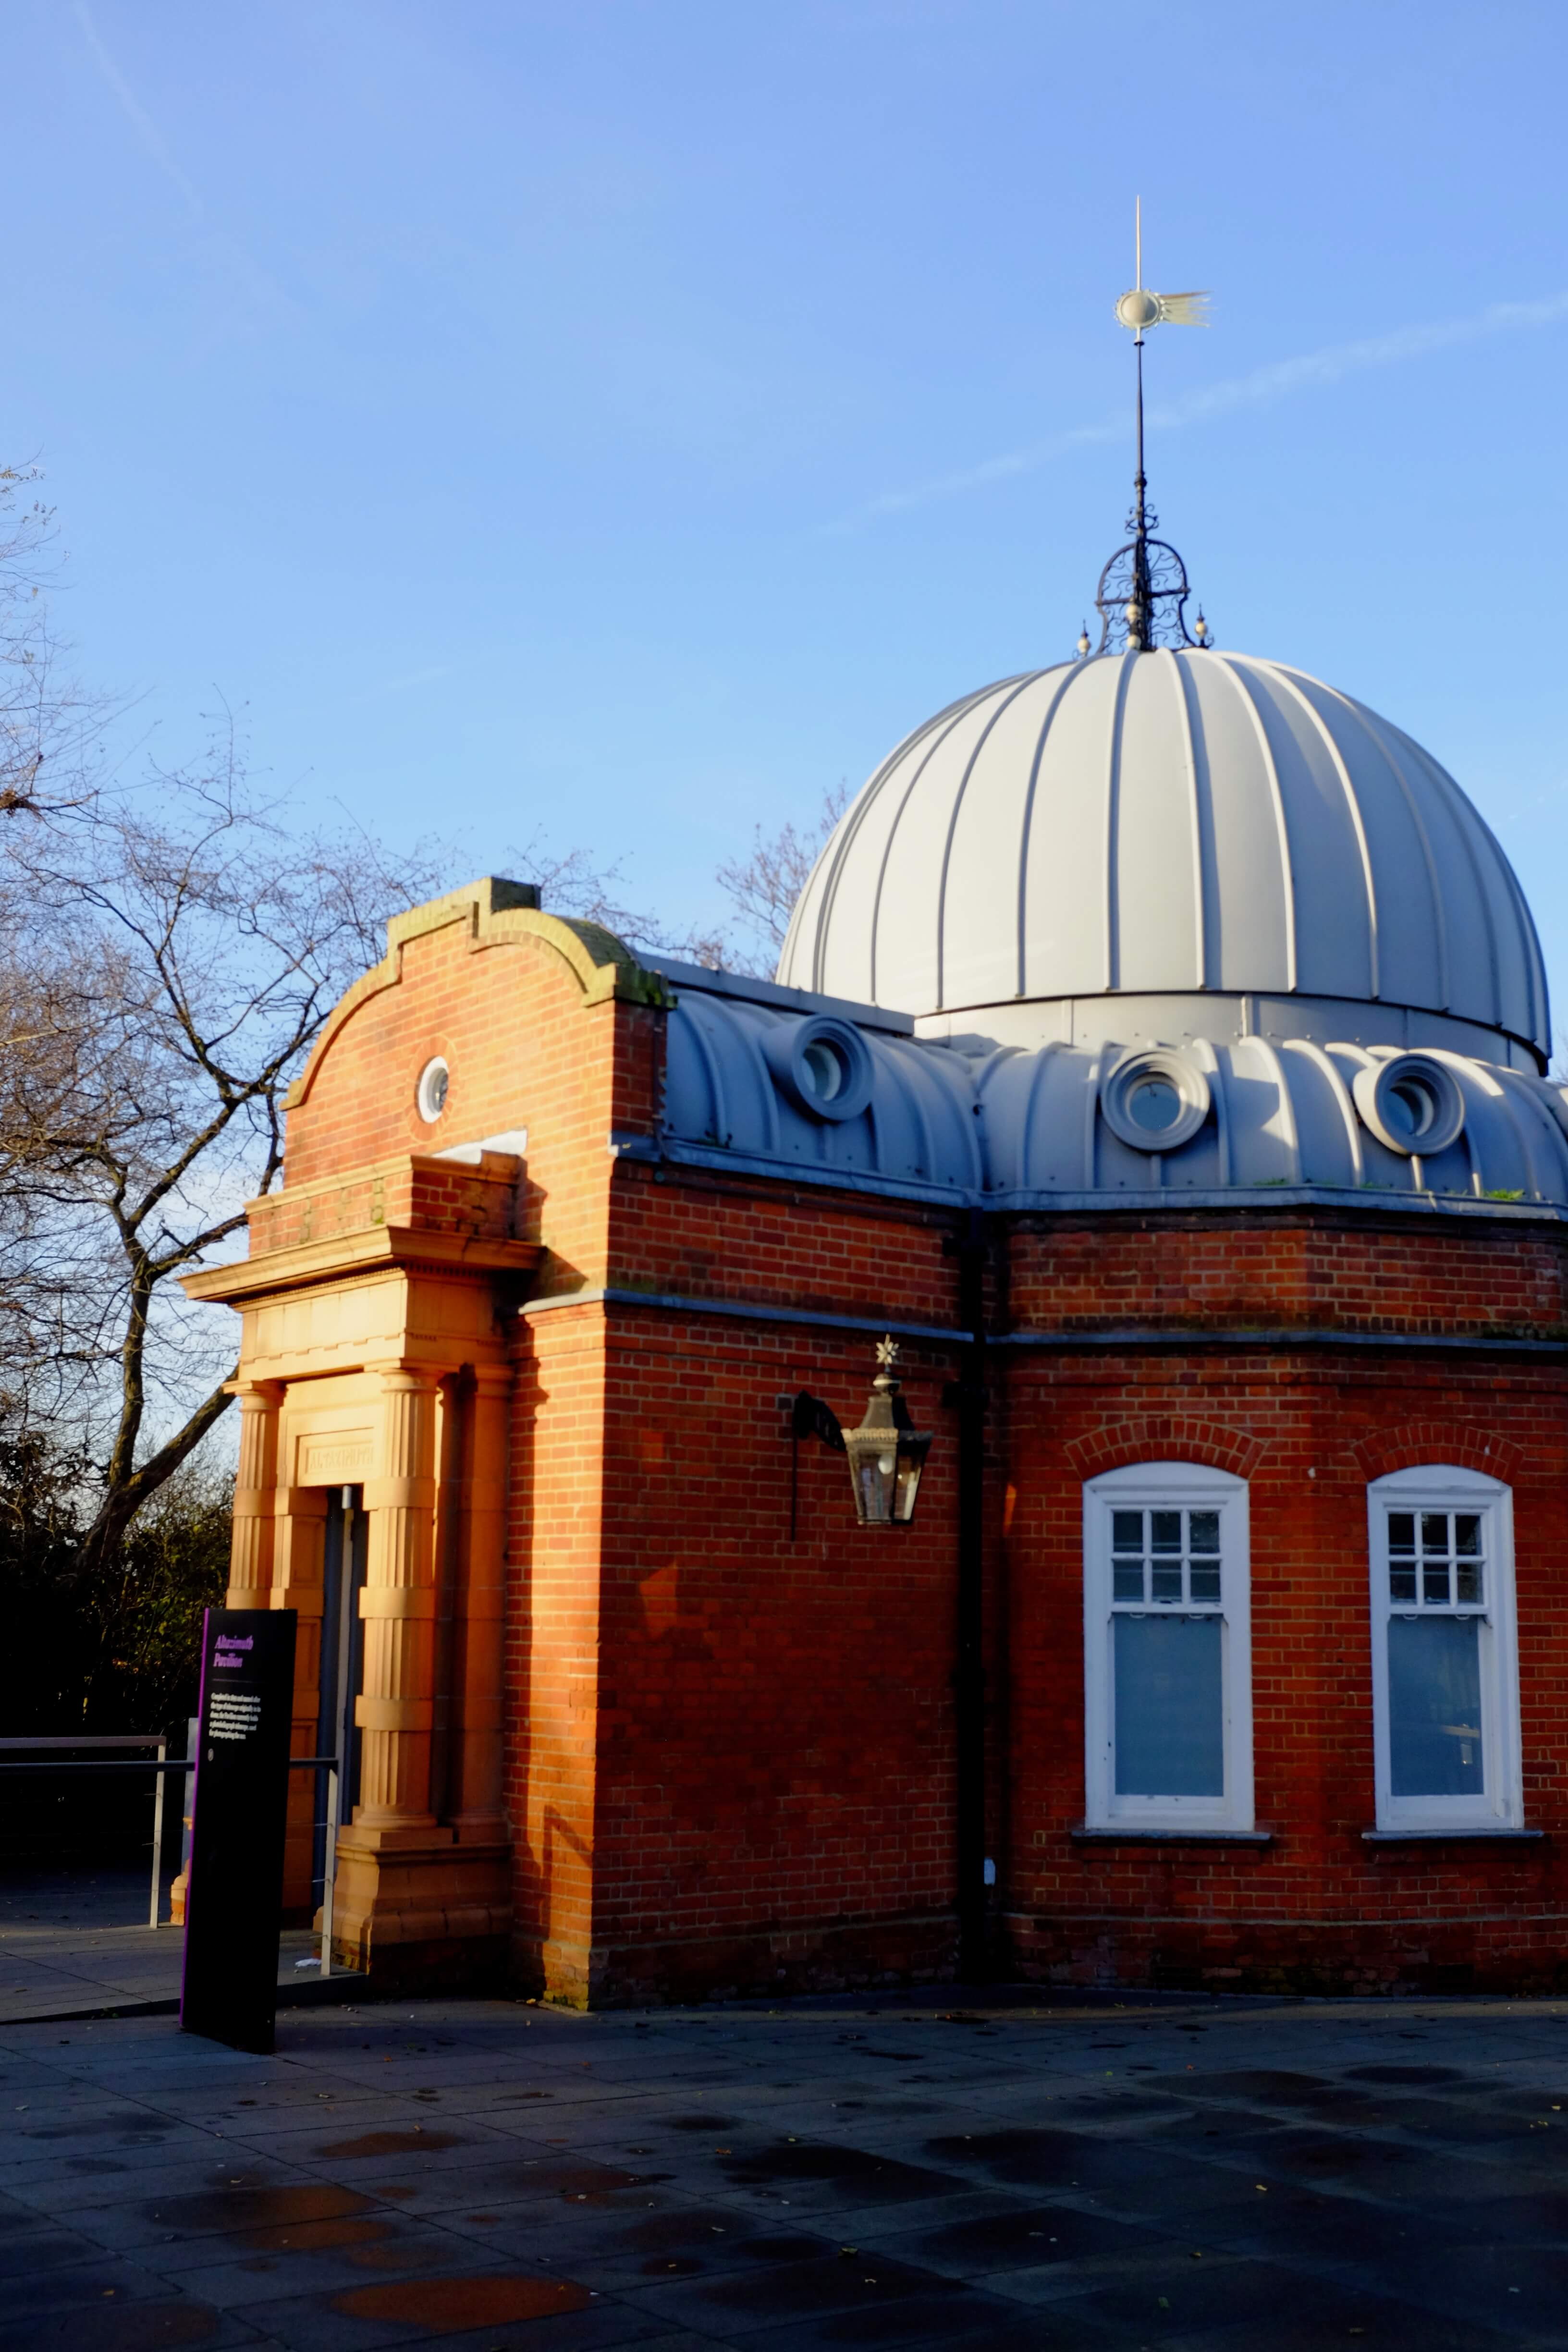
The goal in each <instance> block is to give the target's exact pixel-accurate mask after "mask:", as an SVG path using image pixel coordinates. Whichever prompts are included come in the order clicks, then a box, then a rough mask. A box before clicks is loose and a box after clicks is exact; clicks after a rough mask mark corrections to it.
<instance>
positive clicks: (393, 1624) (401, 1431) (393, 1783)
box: [354, 1370, 437, 1844]
mask: <svg viewBox="0 0 1568 2352" xmlns="http://www.w3.org/2000/svg"><path fill="white" fill-rule="evenodd" d="M436 1386H437V1384H436V1380H435V1376H434V1375H433V1374H431V1373H426V1372H420V1371H406V1370H391V1371H385V1372H384V1373H383V1374H382V1376H381V1387H382V1397H381V1411H382V1431H381V1446H380V1465H381V1475H379V1476H378V1477H376V1478H374V1479H372V1480H370V1481H368V1482H367V1484H366V1486H365V1490H364V1505H365V1511H366V1513H367V1515H368V1518H369V1553H368V1557H367V1560H366V1568H365V1586H364V1591H363V1592H362V1594H361V1595H360V1615H361V1616H362V1617H363V1620H364V1683H363V1693H362V1695H361V1696H360V1698H359V1699H358V1701H357V1702H356V1706H355V1720H356V1721H357V1722H358V1724H359V1727H360V1729H361V1732H362V1733H363V1739H362V1742H361V1748H360V1801H359V1803H358V1804H357V1805H356V1807H355V1808H354V1827H355V1829H356V1831H361V1832H368V1833H371V1834H372V1835H373V1838H374V1843H378V1844H386V1843H395V1842H396V1841H397V1839H398V1838H399V1836H400V1835H406V1834H411V1833H414V1834H420V1835H423V1836H426V1837H428V1835H429V1834H430V1833H431V1832H433V1831H434V1830H435V1826H436V1817H435V1815H434V1813H433V1812H432V1811H431V1810H430V1733H431V1726H432V1722H433V1719H434V1695H435V1672H434V1651H435V1630H436V1625H435V1620H436V1548H435V1520H436Z"/></svg>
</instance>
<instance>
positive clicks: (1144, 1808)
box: [1083, 1462, 1254, 1835]
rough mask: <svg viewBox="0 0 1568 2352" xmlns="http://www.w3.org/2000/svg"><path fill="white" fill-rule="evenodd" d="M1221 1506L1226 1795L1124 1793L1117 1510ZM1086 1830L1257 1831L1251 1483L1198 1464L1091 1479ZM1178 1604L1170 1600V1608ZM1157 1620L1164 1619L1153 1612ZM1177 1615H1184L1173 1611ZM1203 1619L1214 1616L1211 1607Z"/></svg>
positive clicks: (1087, 1494) (1087, 1493) (1086, 1497)
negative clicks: (1115, 1669) (1115, 1652)
mask: <svg viewBox="0 0 1568 2352" xmlns="http://www.w3.org/2000/svg"><path fill="white" fill-rule="evenodd" d="M1162 1506H1163V1507H1168V1508H1171V1509H1193V1508H1200V1509H1217V1511H1218V1512H1219V1540H1220V1600H1219V1612H1218V1613H1219V1617H1220V1621H1221V1624H1222V1626H1223V1629H1224V1630H1223V1633H1222V1637H1221V1649H1220V1657H1221V1694H1222V1699H1221V1704H1222V1706H1223V1709H1224V1721H1223V1734H1224V1743H1225V1746H1224V1753H1225V1793H1224V1795H1223V1796H1220V1797H1131V1796H1119V1795H1118V1794H1117V1791H1116V1770H1115V1740H1116V1725H1115V1684H1114V1677H1113V1674H1112V1661H1111V1632H1110V1622H1111V1618H1112V1615H1113V1614H1120V1613H1121V1605H1120V1604H1116V1603H1114V1599H1113V1592H1112V1580H1111V1568H1110V1562H1111V1513H1112V1511H1113V1510H1115V1509H1117V1508H1118V1507H1121V1508H1123V1509H1126V1508H1138V1509H1143V1510H1148V1509H1150V1508H1151V1507H1155V1508H1157V1507H1162ZM1083 1562H1084V1580H1083V1592H1084V1640H1083V1655H1084V1696H1085V1705H1084V1739H1085V1773H1084V1779H1085V1790H1084V1796H1085V1806H1084V1821H1085V1826H1086V1827H1087V1828H1089V1829H1127V1830H1140V1829H1141V1830H1163V1831H1166V1832H1175V1833H1179V1832H1181V1831H1183V1830H1194V1831H1203V1832H1207V1833H1209V1834H1211V1835H1212V1834H1213V1833H1215V1832H1222V1833H1223V1832H1226V1831H1231V1832H1247V1831H1250V1830H1251V1829H1252V1828H1253V1826H1254V1823H1253V1790H1252V1608H1251V1591H1250V1585H1251V1567H1250V1549H1249V1540H1248V1529H1247V1482H1246V1480H1245V1479H1243V1478H1233V1477H1232V1476H1231V1475H1230V1474H1229V1472H1228V1471H1225V1470H1211V1469H1209V1468H1207V1467H1205V1465H1203V1464H1202V1463H1197V1462H1138V1463H1133V1464H1132V1465H1130V1466H1129V1467H1128V1468H1127V1469H1125V1470H1112V1471H1110V1472H1108V1473H1107V1474H1106V1475H1105V1476H1104V1477H1101V1478H1091V1479H1089V1480H1088V1481H1087V1482H1086V1483H1085V1486H1084V1490H1083ZM1163 1606H1165V1607H1170V1606H1171V1604H1168V1603H1167V1604H1163ZM1148 1613H1150V1614H1156V1613H1159V1612H1158V1610H1157V1609H1151V1610H1150V1611H1149V1612H1148ZM1171 1613H1172V1614H1183V1615H1184V1614H1186V1613H1188V1612H1186V1611H1185V1610H1184V1609H1182V1610H1178V1609H1175V1608H1172V1609H1171ZM1202 1613H1203V1614H1205V1615H1208V1614H1210V1613H1212V1612H1210V1611H1209V1610H1207V1609H1205V1610H1204V1611H1203V1612H1202Z"/></svg>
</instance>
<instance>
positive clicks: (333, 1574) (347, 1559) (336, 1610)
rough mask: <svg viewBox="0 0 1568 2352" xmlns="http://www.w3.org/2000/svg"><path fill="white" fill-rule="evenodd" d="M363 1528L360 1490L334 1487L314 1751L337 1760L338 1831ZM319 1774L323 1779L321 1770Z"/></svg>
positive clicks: (317, 1895) (349, 1810)
mask: <svg viewBox="0 0 1568 2352" xmlns="http://www.w3.org/2000/svg"><path fill="white" fill-rule="evenodd" d="M368 1532H369V1523H368V1521H367V1520H366V1518H365V1514H364V1489H363V1487H361V1486H334V1487H333V1489H332V1492H331V1500H330V1501H329V1502H328V1505H327V1529H326V1547H325V1552H324V1557H323V1559H322V1568H321V1696H320V1711H319V1714H318V1717H317V1724H316V1753H317V1755H318V1756H336V1757H337V1758H338V1759H339V1765H338V1827H339V1828H340V1829H342V1826H343V1825H344V1823H345V1822H349V1821H351V1820H352V1819H353V1809H354V1807H355V1805H356V1804H357V1803H358V1802H359V1752H360V1735H359V1726H358V1725H357V1724H356V1723H355V1721H354V1701H355V1699H356V1698H357V1697H358V1696H359V1694H360V1689H361V1686H362V1685H363V1681H364V1620H363V1618H362V1617H361V1615H360V1613H359V1596H360V1594H361V1593H362V1592H363V1590H364V1579H365V1563H366V1559H367V1556H368V1549H369V1547H368ZM321 1777H322V1780H323V1781H324V1780H325V1778H326V1776H325V1774H324V1773H323V1774H322V1776H321ZM316 1816H317V1818H316V1838H315V1853H314V1859H313V1861H312V1863H311V1865H310V1869H311V1877H312V1886H311V1899H312V1901H313V1902H314V1903H320V1902H321V1898H322V1893H323V1889H324V1886H325V1877H326V1864H327V1824H326V1820H325V1815H324V1810H323V1807H322V1806H321V1804H320V1803H318V1805H317V1808H316Z"/></svg>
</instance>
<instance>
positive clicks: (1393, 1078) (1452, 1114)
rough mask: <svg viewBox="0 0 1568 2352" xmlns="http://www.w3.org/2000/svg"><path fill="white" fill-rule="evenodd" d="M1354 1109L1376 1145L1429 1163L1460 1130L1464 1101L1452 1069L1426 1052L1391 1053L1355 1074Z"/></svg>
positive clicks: (1353, 1089) (1462, 1120) (1461, 1129)
mask: <svg viewBox="0 0 1568 2352" xmlns="http://www.w3.org/2000/svg"><path fill="white" fill-rule="evenodd" d="M1352 1091H1353V1093H1354V1095H1355V1107H1356V1108H1357V1110H1358V1111H1360V1113H1361V1115H1362V1118H1363V1122H1364V1124H1365V1125H1366V1126H1367V1127H1369V1128H1370V1129H1372V1132H1373V1135H1375V1136H1376V1138H1377V1139H1378V1141H1379V1143H1383V1144H1386V1145H1387V1147H1388V1149H1389V1150H1390V1151H1399V1152H1403V1153H1405V1155H1406V1156H1407V1157H1413V1156H1415V1155H1419V1156H1420V1157H1421V1158H1423V1159H1427V1160H1429V1159H1431V1158H1432V1157H1433V1156H1434V1155H1435V1154H1436V1153H1437V1152H1439V1151H1447V1149H1448V1146H1449V1145H1450V1144H1451V1143H1457V1142H1458V1139H1459V1137H1460V1135H1461V1134H1462V1133H1463V1131H1464V1125H1465V1098H1464V1097H1463V1095H1461V1093H1460V1092H1459V1087H1458V1080H1457V1079H1456V1077H1455V1076H1454V1074H1453V1072H1452V1070H1450V1069H1448V1068H1447V1066H1446V1065H1445V1064H1443V1063H1442V1062H1439V1061H1436V1060H1435V1059H1434V1058H1433V1057H1432V1056H1431V1055H1426V1054H1394V1055H1391V1056H1390V1057H1389V1059H1388V1060H1387V1061H1385V1062H1373V1064H1372V1065H1371V1066H1370V1067H1369V1068H1367V1069H1364V1070H1358V1071H1357V1072H1356V1074H1355V1078H1354V1081H1353V1084H1352Z"/></svg>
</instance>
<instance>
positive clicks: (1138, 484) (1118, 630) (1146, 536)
mask: <svg viewBox="0 0 1568 2352" xmlns="http://www.w3.org/2000/svg"><path fill="white" fill-rule="evenodd" d="M1132 240H1133V265H1134V273H1135V280H1136V282H1135V283H1134V284H1133V285H1132V286H1131V288H1130V289H1128V291H1127V292H1126V293H1125V294H1123V295H1122V296H1121V299H1120V300H1119V302H1118V303H1117V305H1116V316H1117V319H1118V320H1119V322H1120V323H1121V325H1122V326H1123V327H1127V328H1129V329H1131V334H1132V348H1133V352H1134V355H1135V363H1136V367H1137V387H1138V390H1137V418H1138V470H1137V472H1136V473H1135V474H1134V476H1133V478H1132V508H1131V513H1130V514H1129V515H1128V518H1127V528H1128V530H1130V531H1131V534H1132V536H1131V540H1130V541H1128V543H1127V545H1126V546H1125V547H1119V548H1118V549H1117V551H1116V552H1115V554H1114V555H1113V556H1112V557H1111V559H1110V562H1109V563H1108V564H1107V565H1106V567H1105V569H1104V571H1103V572H1101V573H1100V586H1099V588H1098V589H1097V590H1096V591H1095V598H1094V601H1095V604H1096V605H1097V606H1098V608H1099V612H1100V644H1099V646H1098V648H1097V651H1099V652H1100V653H1102V654H1107V653H1112V654H1113V653H1121V652H1124V651H1125V652H1127V653H1147V652H1148V651H1149V649H1150V647H1151V646H1203V645H1206V644H1207V643H1208V642H1209V633H1208V624H1207V622H1206V621H1205V619H1204V616H1203V614H1202V612H1201V610H1200V612H1199V614H1198V616H1197V620H1196V622H1195V624H1194V627H1193V628H1192V629H1191V630H1189V628H1188V627H1187V615H1186V607H1187V600H1188V598H1189V597H1190V596H1191V594H1192V590H1191V588H1190V587H1189V586H1188V584H1187V571H1186V566H1185V564H1184V562H1182V559H1181V557H1180V556H1179V555H1178V554H1177V552H1176V551H1175V549H1174V548H1173V547H1172V546H1171V545H1170V544H1169V542H1168V541H1165V540H1163V539H1156V538H1155V537H1154V535H1153V534H1154V532H1155V531H1156V530H1158V528H1159V522H1160V518H1159V516H1158V515H1157V514H1156V513H1155V512H1154V509H1153V508H1152V506H1151V505H1150V504H1149V482H1148V477H1147V476H1146V474H1145V473H1144V471H1143V338H1144V336H1145V334H1146V333H1147V332H1148V331H1149V329H1150V328H1151V327H1158V326H1170V327H1203V326H1206V325H1207V324H1208V318H1207V309H1208V296H1207V295H1206V294H1204V293H1200V292H1197V291H1195V290H1194V291H1190V292H1188V293H1185V294H1156V293H1155V292H1154V291H1153V289H1152V288H1150V287H1146V286H1145V285H1144V283H1143V200H1142V197H1141V196H1140V197H1137V198H1135V199H1134V201H1133V211H1132ZM1079 650H1080V651H1083V650H1086V648H1085V647H1084V645H1083V640H1082V638H1081V637H1080V639H1079Z"/></svg>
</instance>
